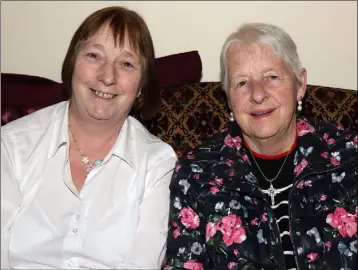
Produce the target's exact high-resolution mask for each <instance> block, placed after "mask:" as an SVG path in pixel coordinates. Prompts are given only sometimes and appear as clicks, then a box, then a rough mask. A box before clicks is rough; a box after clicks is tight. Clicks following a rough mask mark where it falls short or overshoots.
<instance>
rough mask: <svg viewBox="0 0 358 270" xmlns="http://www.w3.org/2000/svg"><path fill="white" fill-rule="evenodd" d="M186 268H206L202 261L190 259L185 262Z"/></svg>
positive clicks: (193, 269)
mask: <svg viewBox="0 0 358 270" xmlns="http://www.w3.org/2000/svg"><path fill="white" fill-rule="evenodd" d="M184 269H188V270H204V267H203V265H202V264H201V263H199V262H197V261H196V260H189V261H186V262H185V263H184Z"/></svg>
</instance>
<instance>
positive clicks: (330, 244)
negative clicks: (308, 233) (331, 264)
mask: <svg viewBox="0 0 358 270" xmlns="http://www.w3.org/2000/svg"><path fill="white" fill-rule="evenodd" d="M324 245H325V246H326V247H327V249H328V250H330V249H331V247H332V243H331V242H330V241H327V242H325V243H324Z"/></svg>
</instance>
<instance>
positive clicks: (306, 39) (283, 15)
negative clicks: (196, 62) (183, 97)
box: [1, 1, 357, 90]
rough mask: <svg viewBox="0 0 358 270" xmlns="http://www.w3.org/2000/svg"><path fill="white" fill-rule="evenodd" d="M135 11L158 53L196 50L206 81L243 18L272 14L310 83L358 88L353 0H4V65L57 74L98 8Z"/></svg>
mask: <svg viewBox="0 0 358 270" xmlns="http://www.w3.org/2000/svg"><path fill="white" fill-rule="evenodd" d="M114 4H120V5H124V6H127V7H129V8H132V9H134V10H136V11H138V12H139V13H140V14H141V15H142V16H143V17H144V19H145V20H146V22H147V23H148V26H149V28H150V30H151V33H152V36H153V39H154V43H155V49H156V55H157V56H158V57H160V56H164V55H168V54H173V53H179V52H184V51H189V50H198V51H199V53H200V55H201V58H202V62H203V78H202V80H203V81H216V80H218V78H219V54H220V49H221V46H222V44H223V42H224V40H225V39H226V37H227V36H228V35H229V34H230V33H231V32H232V31H234V30H235V29H236V27H237V26H238V25H239V24H240V23H242V22H254V21H259V22H269V23H274V24H277V25H279V26H281V27H283V28H284V29H285V30H286V31H287V32H288V33H289V34H290V35H291V36H292V37H293V39H294V40H295V41H296V43H297V46H298V50H299V54H300V56H301V60H302V63H303V65H304V66H305V67H306V68H307V69H308V82H309V83H310V84H319V85H327V86H333V87H342V88H349V89H355V90H356V89H357V2H356V1H346V2H344V1H326V2H324V1H311V2H309V1H302V2H301V1H300V2H298V1H297V2H295V1H287V2H285V1H277V2H272V1H262V2H259V1H252V2H249V1H247V2H245V1H200V2H199V1H160V2H159V1H145V2H144V1H143V2H142V1H103V2H99V1H98V2H97V1H81V2H80V1H78V2H75V1H51V2H50V1H47V2H46V1H44V2H42V1H38V2H37V1H23V2H20V1H7V2H2V3H1V71H2V72H12V73H24V74H31V75H39V76H43V77H47V78H50V79H53V80H56V81H60V80H61V79H60V70H61V64H62V61H63V58H64V55H65V53H66V50H67V46H68V45H69V41H70V39H71V37H72V34H73V33H74V31H75V30H76V28H77V27H78V26H79V24H80V23H81V22H82V20H83V19H84V18H85V17H86V16H87V15H89V14H90V13H91V12H93V11H95V10H96V9H99V8H102V7H105V6H108V5H114Z"/></svg>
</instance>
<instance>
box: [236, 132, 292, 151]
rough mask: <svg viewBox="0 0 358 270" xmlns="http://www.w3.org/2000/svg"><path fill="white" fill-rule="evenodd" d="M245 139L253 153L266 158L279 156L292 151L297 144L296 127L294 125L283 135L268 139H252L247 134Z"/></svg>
mask: <svg viewBox="0 0 358 270" xmlns="http://www.w3.org/2000/svg"><path fill="white" fill-rule="evenodd" d="M243 137H244V140H245V142H246V143H247V145H248V147H249V148H250V149H251V150H252V151H254V152H256V153H258V154H260V155H265V156H273V155H279V154H282V153H284V152H287V151H290V150H291V148H292V145H293V144H294V143H295V141H296V125H294V126H293V125H292V126H291V127H290V128H289V130H286V132H284V133H283V134H278V135H276V136H273V137H270V138H266V139H259V138H252V137H250V136H246V135H245V134H243Z"/></svg>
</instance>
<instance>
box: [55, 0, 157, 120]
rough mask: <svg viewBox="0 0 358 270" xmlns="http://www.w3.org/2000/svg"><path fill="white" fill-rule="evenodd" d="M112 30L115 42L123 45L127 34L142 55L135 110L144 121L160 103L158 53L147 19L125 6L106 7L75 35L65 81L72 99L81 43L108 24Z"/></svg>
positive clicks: (133, 111) (98, 11)
mask: <svg viewBox="0 0 358 270" xmlns="http://www.w3.org/2000/svg"><path fill="white" fill-rule="evenodd" d="M107 24H108V26H109V29H110V30H111V31H112V34H113V39H114V40H115V43H116V44H115V45H116V46H117V45H119V46H123V44H124V37H125V33H127V34H128V38H129V42H130V45H131V46H132V48H133V49H134V50H135V51H137V52H138V53H139V55H140V57H141V65H142V69H143V75H142V81H141V95H140V97H139V98H138V99H137V100H136V102H135V103H134V105H133V108H132V111H131V112H132V113H134V114H136V115H139V116H140V117H141V118H142V119H143V120H145V119H150V118H153V117H154V116H155V115H156V113H157V111H158V109H159V105H160V102H159V101H160V96H159V88H158V84H157V80H156V74H155V62H154V60H155V56H154V46H153V41H152V37H151V35H150V32H149V29H148V27H147V25H146V23H145V21H144V20H143V18H142V17H141V16H140V15H139V14H138V13H136V12H134V11H132V10H129V9H127V8H124V7H119V6H113V7H106V8H103V9H100V10H97V11H96V12H94V13H92V14H91V15H90V16H88V17H87V18H86V19H85V20H84V21H83V22H82V24H81V25H80V26H79V28H78V29H77V30H76V32H75V34H74V35H73V37H72V40H71V43H70V46H69V48H68V50H67V53H66V57H65V60H64V62H63V65H62V71H61V76H62V82H63V84H64V87H65V90H66V91H67V93H68V96H69V98H71V96H72V75H73V70H74V66H75V61H76V58H77V55H78V52H79V49H80V46H81V44H82V43H83V42H84V41H86V40H88V39H89V38H91V37H92V36H93V35H95V34H96V33H97V31H98V30H99V29H100V28H101V27H103V26H104V25H107Z"/></svg>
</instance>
